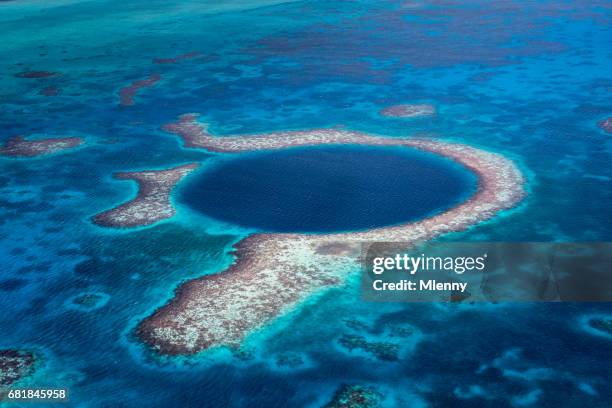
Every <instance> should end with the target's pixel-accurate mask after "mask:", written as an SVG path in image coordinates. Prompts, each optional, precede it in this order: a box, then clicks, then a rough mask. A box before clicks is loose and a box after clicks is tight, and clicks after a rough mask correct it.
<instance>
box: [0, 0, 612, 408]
mask: <svg viewBox="0 0 612 408" xmlns="http://www.w3.org/2000/svg"><path fill="white" fill-rule="evenodd" d="M611 14H612V13H611V10H610V3H609V1H603V0H589V1H586V0H579V1H538V2H535V1H496V2H488V1H483V0H467V1H453V0H450V1H437V0H435V1H416V2H406V1H385V2H380V1H337V2H335V1H334V2H331V1H294V2H280V1H279V2H274V1H271V0H270V1H254V0H253V1H227V2H214V4H213V3H212V2H207V3H202V2H195V1H181V2H178V1H163V2H162V1H133V0H127V1H122V2H110V1H99V0H95V1H88V2H77V1H72V0H63V1H60V2H38V1H33V0H25V1H13V2H1V3H0V26H1V27H2V30H0V40H1V41H0V101H1V105H2V108H1V109H0V141H2V142H4V141H5V140H6V139H8V138H9V137H11V136H13V135H16V134H26V135H27V134H35V135H53V136H57V135H76V136H82V137H85V138H86V141H87V145H86V146H85V147H84V148H83V149H79V150H78V152H72V153H67V154H63V155H57V156H53V157H47V158H40V159H33V160H26V159H23V160H21V159H18V160H15V159H6V158H0V261H1V262H0V333H1V334H2V336H1V337H0V347H27V348H32V349H34V350H37V351H38V352H39V353H40V354H41V355H42V356H43V364H42V367H41V368H40V369H39V372H38V375H37V377H36V378H35V384H33V385H38V386H43V385H59V386H66V387H68V388H69V389H70V391H71V403H70V406H78V407H133V406H148V407H162V406H182V407H201V406H204V407H225V406H252V407H285V406H289V407H300V406H320V405H322V404H323V403H324V402H326V401H328V400H329V399H330V398H331V395H332V394H333V392H334V391H335V390H336V389H337V387H338V386H339V385H340V384H342V383H359V384H368V385H373V386H376V387H377V388H378V389H380V390H381V391H382V392H384V393H385V395H386V396H387V399H386V400H385V404H386V406H406V407H411V406H417V407H418V406H434V407H441V406H457V407H461V406H495V407H504V406H512V407H520V406H537V407H565V406H570V407H571V406H580V407H583V406H584V405H589V406H592V407H607V406H609V405H610V401H612V391H611V390H610V385H609V380H608V376H609V372H610V369H611V368H612V364H611V361H610V355H612V343H611V340H610V338H608V337H605V336H601V335H597V334H594V333H593V331H592V330H585V327H584V324H583V322H584V319H585V317H587V316H590V315H607V316H610V315H611V314H612V307H611V306H610V304H505V305H473V306H470V305H465V306H458V305H448V306H444V305H435V304H420V305H412V304H384V303H376V304H370V303H364V302H361V301H360V298H359V289H358V284H357V283H355V282H352V283H351V284H350V285H349V287H348V288H344V289H342V290H341V289H333V290H331V291H329V292H327V293H324V294H322V295H321V296H319V297H317V298H315V299H312V300H311V301H310V302H309V303H308V304H306V305H304V306H302V307H300V308H298V310H296V311H295V312H294V313H292V314H290V315H288V316H285V317H283V318H281V319H279V320H278V321H277V322H275V323H274V324H272V325H270V326H268V327H266V328H265V329H264V330H262V331H261V332H260V333H257V334H256V335H254V336H252V337H250V338H249V339H248V340H247V342H246V344H245V348H247V349H250V350H252V352H253V354H254V358H253V359H252V360H250V361H240V360H237V359H235V358H232V357H231V356H229V353H226V354H222V355H220V356H214V357H213V356H198V357H195V358H192V359H189V360H188V361H187V362H178V361H162V362H160V361H157V360H156V359H154V358H153V357H151V355H150V354H149V353H147V351H146V350H143V349H142V347H141V346H140V345H139V343H138V342H137V341H135V340H134V338H133V336H132V331H133V328H134V327H135V325H136V324H137V322H138V321H139V319H141V318H142V317H143V316H146V315H148V314H150V313H151V311H152V310H154V309H155V308H157V307H159V306H160V305H161V304H163V303H165V302H166V301H167V299H169V298H170V297H171V296H172V293H173V291H174V289H175V288H176V286H177V285H178V284H179V283H180V282H182V281H183V280H185V279H189V278H193V277H196V276H201V275H203V274H207V273H215V272H217V271H219V270H221V269H223V268H225V267H226V266H227V265H228V264H229V263H230V262H231V260H232V257H231V255H230V253H229V250H230V248H231V245H232V244H234V243H235V242H236V241H238V240H240V239H241V238H242V237H243V236H244V234H245V233H246V232H248V231H247V230H245V229H242V228H240V227H236V226H232V225H229V224H227V223H220V222H217V221H215V220H213V219H210V218H207V217H202V216H200V215H198V214H196V213H195V212H193V211H190V210H189V208H187V207H186V206H185V205H184V204H182V203H180V202H178V200H177V206H178V210H179V211H178V214H177V216H176V217H175V218H174V219H172V220H170V221H167V222H163V223H160V224H158V225H156V226H153V227H150V228H143V229H138V230H135V231H112V230H107V229H103V228H99V227H96V226H94V225H93V224H92V223H91V222H90V217H91V216H92V215H94V214H96V213H98V212H100V211H102V210H105V209H108V208H110V207H112V206H114V205H116V204H117V203H119V202H122V201H124V200H126V199H129V198H130V197H132V196H133V195H134V194H135V191H136V189H135V186H134V185H133V184H132V183H131V182H126V181H116V180H113V179H112V177H111V174H112V173H113V172H115V171H125V170H138V169H150V168H165V167H170V166H173V165H176V164H180V163H186V162H191V161H202V163H203V164H204V165H206V164H207V163H212V162H213V161H214V160H217V159H218V156H215V155H212V154H208V153H205V152H200V151H195V150H188V149H182V148H181V143H180V142H179V141H177V140H176V139H175V138H174V137H173V136H172V135H169V134H167V133H164V132H163V131H161V130H160V126H161V125H162V124H164V123H167V122H169V121H172V120H174V119H176V117H177V115H179V114H182V113H186V112H200V113H202V115H203V116H202V119H203V120H205V121H208V122H210V124H211V130H212V131H213V132H215V133H217V134H220V135H224V134H234V133H253V132H265V131H272V130H288V129H306V128H313V127H328V126H335V125H338V124H340V125H343V126H346V127H348V128H352V129H356V130H360V131H364V132H372V133H379V134H384V135H390V136H408V135H419V136H420V137H431V138H438V137H439V138H444V139H449V140H456V141H460V142H464V143H469V144H472V145H475V146H479V147H482V148H485V149H489V150H493V151H498V152H500V153H502V154H505V155H507V156H508V157H510V158H512V159H513V160H515V161H516V162H517V163H518V164H519V165H520V166H521V168H522V169H523V170H524V171H525V173H526V175H527V177H528V190H529V196H528V198H527V199H526V200H525V202H524V203H523V204H522V205H521V206H520V207H519V208H517V209H515V210H513V211H509V212H507V213H505V214H502V215H500V216H498V217H496V218H495V219H493V220H491V221H489V222H486V223H483V224H480V225H478V226H476V227H474V228H471V229H470V230H468V231H466V232H463V233H459V234H452V235H449V236H445V237H442V238H441V239H442V240H458V241H472V240H482V241H487V240H491V241H496V240H498V241H589V240H595V241H598V240H599V241H609V240H610V239H612V221H611V220H612V217H611V212H610V208H611V207H612V205H611V204H612V189H610V182H611V178H612V161H611V160H610V154H611V153H612V143H611V138H610V135H609V134H605V133H603V132H602V131H601V130H599V129H598V128H597V127H596V125H595V123H596V122H597V121H598V120H600V119H602V118H603V117H606V116H609V115H610V114H611V113H612V102H611V99H610V89H611V88H612V77H611V75H610V72H611V71H612V70H611V69H610V66H611V60H612V56H611V49H610V44H612V41H611V39H612V24H611V21H610V16H611ZM191 51H198V52H201V53H202V54H203V57H202V58H199V59H191V60H184V61H181V62H180V63H177V64H164V65H160V64H155V63H154V62H153V59H155V58H170V57H175V56H177V55H180V54H183V53H187V52H191ZM28 70H47V71H54V72H58V73H59V75H56V76H54V77H50V78H44V79H27V78H17V77H15V76H14V75H15V74H17V73H19V72H22V71H28ZM154 72H158V73H160V74H161V75H162V81H161V82H160V83H159V84H158V85H157V86H155V87H153V88H150V89H146V90H143V91H142V92H141V93H140V94H139V95H138V96H137V97H136V98H137V99H136V104H135V105H134V106H132V107H120V106H118V97H117V92H118V90H119V88H120V87H122V86H125V85H127V84H129V83H130V82H131V81H133V80H136V79H141V78H144V77H146V76H147V75H149V74H150V73H154ZM49 86H52V87H57V88H58V89H59V94H58V95H57V96H44V95H41V94H40V91H41V90H42V89H44V88H46V87H49ZM396 103H431V104H434V105H435V106H436V108H437V111H438V113H437V115H436V116H435V117H431V118H423V119H415V120H398V119H391V118H384V117H381V116H380V115H379V114H378V111H379V110H380V109H381V108H382V107H385V106H387V105H391V104H396ZM90 292H98V293H103V294H105V295H108V301H107V302H106V304H104V305H103V306H102V307H100V308H98V309H94V310H89V311H85V310H80V309H75V308H74V307H71V305H69V304H68V301H69V300H70V299H71V298H73V297H74V296H76V295H78V294H80V293H90ZM347 319H357V320H359V321H360V322H361V323H362V326H360V327H361V329H359V330H356V329H353V328H351V327H354V325H350V324H349V325H347V322H346V320H347ZM389 325H410V326H411V327H414V328H415V335H414V336H411V337H409V338H402V339H397V338H394V339H389V338H388V336H387V335H386V334H385V333H386V332H385V330H387V327H388V326H389ZM349 326H351V327H349ZM355 332H358V333H360V335H362V336H364V337H366V338H367V339H370V340H372V341H374V340H381V339H387V340H388V341H394V342H397V343H399V344H401V345H402V354H401V359H400V360H399V361H397V362H385V361H379V360H376V359H374V358H372V356H370V355H367V354H360V353H359V352H357V351H353V352H348V351H347V350H345V349H343V348H342V347H341V346H340V345H339V343H338V339H339V337H340V336H341V335H342V334H344V333H355ZM286 352H292V353H297V354H299V355H300V356H302V357H303V359H304V361H305V363H304V365H303V366H301V367H297V368H294V369H288V368H284V367H279V366H278V364H277V359H278V356H279V355H280V354H282V353H286ZM13 406H17V405H13ZM24 406H31V405H24ZM62 406H63V405H62Z"/></svg>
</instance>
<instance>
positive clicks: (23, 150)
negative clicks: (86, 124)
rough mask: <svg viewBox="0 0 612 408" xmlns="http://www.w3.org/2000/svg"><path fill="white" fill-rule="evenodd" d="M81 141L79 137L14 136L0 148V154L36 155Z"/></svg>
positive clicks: (55, 150)
mask: <svg viewBox="0 0 612 408" xmlns="http://www.w3.org/2000/svg"><path fill="white" fill-rule="evenodd" d="M83 143H84V140H83V139H81V138H80V137H58V138H48V139H36V140H27V139H26V138H24V137H23V136H15V137H13V138H11V139H9V140H8V141H7V142H6V143H5V144H4V146H3V147H2V148H0V155H4V156H9V157H36V156H42V155H45V154H51V153H57V152H61V151H63V150H68V149H72V148H74V147H77V146H80V145H81V144H83Z"/></svg>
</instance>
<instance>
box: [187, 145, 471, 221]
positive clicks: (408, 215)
mask: <svg viewBox="0 0 612 408" xmlns="http://www.w3.org/2000/svg"><path fill="white" fill-rule="evenodd" d="M476 187H477V180H476V176H475V175H474V174H472V173H470V172H469V171H468V170H467V169H466V168H464V167H462V166H461V165H459V164H456V163H454V162H452V161H451V160H449V159H445V158H442V157H440V156H436V155H434V154H431V153H424V152H419V151H416V150H414V149H402V148H380V147H379V148H372V147H369V148H365V147H357V146H353V147H350V146H349V147H335V148H334V147H320V148H307V149H303V148H298V149H295V148H294V149H288V150H284V151H281V152H266V153H257V154H249V155H247V157H241V158H232V159H229V160H224V161H223V162H222V163H220V164H218V165H216V166H213V167H212V168H206V169H204V170H203V171H202V172H201V175H199V176H196V177H194V178H192V179H191V181H190V182H188V183H186V184H185V187H184V188H182V189H181V190H180V193H179V201H182V202H183V203H185V204H187V205H188V206H190V207H192V208H193V209H195V210H197V211H199V212H201V213H203V214H205V215H208V216H210V217H213V218H217V219H220V220H222V221H226V222H230V223H235V224H238V225H240V226H243V227H254V228H257V229H260V230H264V231H271V232H272V231H277V232H332V231H356V230H364V229H368V228H374V227H381V226H388V225H393V224H399V223H402V222H407V221H413V220H415V219H422V218H424V217H427V216H431V215H433V214H436V213H439V212H441V211H443V210H446V209H448V208H450V207H451V206H453V205H456V204H458V203H459V202H461V201H462V200H465V199H467V198H468V197H469V195H471V194H473V193H474V192H475V191H476Z"/></svg>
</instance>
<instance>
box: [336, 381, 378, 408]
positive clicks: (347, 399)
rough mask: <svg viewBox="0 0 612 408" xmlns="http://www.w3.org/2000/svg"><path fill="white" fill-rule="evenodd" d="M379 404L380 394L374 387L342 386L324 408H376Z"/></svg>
mask: <svg viewBox="0 0 612 408" xmlns="http://www.w3.org/2000/svg"><path fill="white" fill-rule="evenodd" d="M381 402H382V394H381V393H380V392H378V391H377V390H376V389H375V388H374V387H369V386H362V385H342V386H341V387H339V388H338V390H337V391H336V393H335V394H334V396H333V398H332V400H331V401H330V402H329V403H328V404H325V405H324V408H377V407H380V406H381Z"/></svg>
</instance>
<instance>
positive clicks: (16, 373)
mask: <svg viewBox="0 0 612 408" xmlns="http://www.w3.org/2000/svg"><path fill="white" fill-rule="evenodd" d="M35 361H36V359H35V357H34V353H32V352H30V351H25V350H17V349H4V350H0V390H1V389H2V388H3V387H8V386H10V385H13V384H15V383H17V382H18V381H20V380H22V379H23V378H25V377H27V376H29V375H31V374H32V373H33V372H34V364H35Z"/></svg>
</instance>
